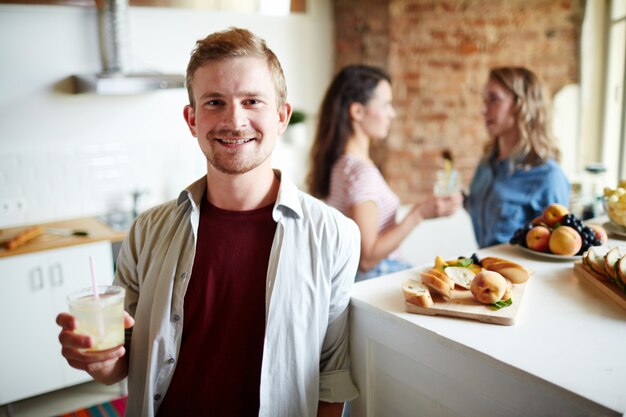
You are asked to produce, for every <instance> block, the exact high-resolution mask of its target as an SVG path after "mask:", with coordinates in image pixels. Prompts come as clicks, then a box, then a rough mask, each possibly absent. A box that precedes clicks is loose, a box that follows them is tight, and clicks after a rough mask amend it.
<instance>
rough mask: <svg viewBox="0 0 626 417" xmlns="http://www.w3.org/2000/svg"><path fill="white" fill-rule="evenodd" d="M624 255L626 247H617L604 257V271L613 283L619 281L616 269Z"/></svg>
mask: <svg viewBox="0 0 626 417" xmlns="http://www.w3.org/2000/svg"><path fill="white" fill-rule="evenodd" d="M624 255H626V247H623V246H616V247H614V248H612V249H609V251H608V252H607V253H606V255H604V269H605V270H606V273H607V274H608V276H609V278H611V281H613V282H616V281H615V280H616V279H617V270H616V269H615V264H617V261H619V260H620V259H621V258H622V257H623V256H624Z"/></svg>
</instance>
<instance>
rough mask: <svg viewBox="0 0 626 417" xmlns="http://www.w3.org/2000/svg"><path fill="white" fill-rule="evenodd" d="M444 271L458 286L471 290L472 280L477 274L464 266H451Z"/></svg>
mask: <svg viewBox="0 0 626 417" xmlns="http://www.w3.org/2000/svg"><path fill="white" fill-rule="evenodd" d="M443 272H445V273H446V275H447V276H448V277H450V278H451V279H452V281H454V283H455V284H456V285H457V286H459V287H461V288H465V289H466V290H469V288H470V285H471V284H472V280H473V279H474V277H475V276H476V273H475V272H474V271H472V270H471V269H469V268H465V267H462V266H449V267H447V268H446V269H444V270H443Z"/></svg>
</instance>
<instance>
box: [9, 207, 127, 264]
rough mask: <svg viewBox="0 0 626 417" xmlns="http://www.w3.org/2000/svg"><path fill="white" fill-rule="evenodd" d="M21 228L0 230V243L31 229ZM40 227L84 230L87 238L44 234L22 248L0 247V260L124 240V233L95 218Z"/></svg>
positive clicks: (45, 224) (70, 220) (57, 222)
mask: <svg viewBox="0 0 626 417" xmlns="http://www.w3.org/2000/svg"><path fill="white" fill-rule="evenodd" d="M32 226H35V225H31V226H22V227H13V228H5V229H2V230H0V241H2V242H4V241H6V240H8V239H10V238H11V237H13V236H15V235H16V234H17V233H19V232H20V231H22V230H24V229H26V228H28V227H32ZM41 226H43V227H44V229H45V228H51V229H52V228H54V229H69V230H84V231H87V233H88V236H60V235H56V234H48V233H44V234H43V235H41V236H39V237H37V238H35V239H33V240H31V241H29V242H28V243H26V244H25V245H23V246H19V247H17V248H15V249H13V250H7V249H6V248H5V247H4V245H0V258H3V257H7V256H14V255H21V254H26V253H33V252H40V251H44V250H49V249H56V248H62V247H67V246H74V245H82V244H85V243H92V242H99V241H103V240H108V241H110V242H111V243H118V242H121V241H122V240H124V237H125V236H126V233H125V232H118V231H115V230H113V229H111V228H110V227H109V226H108V225H106V224H105V223H103V222H101V221H100V220H98V219H97V218H95V217H85V218H79V219H69V220H63V221H56V222H50V223H43V224H41Z"/></svg>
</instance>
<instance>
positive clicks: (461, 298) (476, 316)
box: [404, 275, 532, 326]
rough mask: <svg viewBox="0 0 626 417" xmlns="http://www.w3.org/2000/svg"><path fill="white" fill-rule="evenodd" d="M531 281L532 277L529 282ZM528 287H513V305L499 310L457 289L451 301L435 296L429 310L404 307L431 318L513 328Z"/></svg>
mask: <svg viewBox="0 0 626 417" xmlns="http://www.w3.org/2000/svg"><path fill="white" fill-rule="evenodd" d="M411 279H413V280H415V281H420V278H419V275H418V276H417V277H411ZM531 280H532V277H531V279H530V280H529V282H530V281H531ZM526 285H528V282H526V283H524V284H515V285H513V304H511V305H510V306H508V307H504V308H501V309H499V310H493V309H492V308H491V306H488V305H485V304H481V303H479V302H478V301H476V300H475V299H474V297H473V296H472V293H471V292H470V290H456V289H455V290H453V291H452V299H451V300H450V301H443V300H442V299H441V298H437V296H433V301H434V303H433V305H432V306H431V307H429V308H424V307H418V306H416V305H414V304H410V303H407V302H405V303H404V306H405V309H406V311H407V312H409V313H416V314H426V315H429V316H450V317H459V318H464V319H470V320H478V321H480V322H483V323H489V324H501V325H503V326H511V325H513V324H515V319H516V317H517V314H518V312H519V309H520V306H521V304H522V301H523V298H524V291H525V290H526Z"/></svg>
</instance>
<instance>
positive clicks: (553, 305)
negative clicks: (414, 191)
mask: <svg viewBox="0 0 626 417" xmlns="http://www.w3.org/2000/svg"><path fill="white" fill-rule="evenodd" d="M608 244H609V245H613V246H615V245H619V244H622V245H626V242H624V241H615V240H610V241H609V243H608ZM477 253H478V256H479V257H481V258H482V257H485V256H498V257H502V258H506V259H510V260H513V261H515V262H518V263H521V264H522V265H524V266H526V267H527V268H529V269H530V270H532V271H534V274H533V275H532V277H531V278H530V280H529V281H528V283H527V284H526V285H527V288H526V291H525V294H524V297H523V300H522V305H521V306H520V311H519V314H518V316H517V319H516V323H515V324H514V325H512V326H500V325H494V324H485V323H480V322H478V321H472V320H465V319H457V318H449V317H443V316H425V315H419V314H411V313H406V312H405V311H404V298H403V295H402V290H401V283H402V281H403V280H405V279H406V278H407V277H408V276H411V275H413V276H414V275H415V270H416V269H421V268H422V267H424V266H431V265H432V264H433V263H434V259H433V260H432V262H430V263H429V264H426V265H421V266H419V267H417V268H414V269H413V270H409V271H403V272H399V273H396V274H392V275H388V276H385V277H381V278H377V279H372V280H369V281H363V282H359V283H357V284H355V286H354V289H353V292H352V303H353V305H354V306H358V307H359V308H366V309H371V310H375V311H377V312H379V313H383V314H385V315H387V316H388V317H389V318H390V319H392V320H394V322H396V323H398V324H399V325H402V326H404V327H405V328H406V329H407V331H418V330H419V331H423V330H427V331H429V332H432V333H434V334H437V335H439V336H441V337H442V338H444V339H445V340H447V341H452V342H455V343H456V344H458V347H460V348H469V349H475V350H477V351H480V352H482V353H484V354H486V355H488V356H491V357H493V358H494V359H495V360H497V361H499V362H502V363H505V364H508V365H511V366H513V367H515V368H518V369H520V370H522V371H524V372H527V373H529V374H532V375H534V376H536V377H539V378H541V379H544V380H546V381H548V382H550V383H552V384H555V385H557V386H559V387H561V388H563V389H566V390H568V391H570V392H572V393H574V394H577V395H580V396H582V397H584V398H586V399H588V400H591V401H593V402H596V403H598V404H601V405H603V406H605V407H607V408H609V409H611V410H615V411H619V412H621V413H622V414H626V310H625V309H623V308H622V307H620V306H619V305H618V304H617V303H615V302H614V301H613V300H611V299H609V298H608V297H607V296H606V295H605V294H603V293H602V292H600V291H599V290H598V289H597V288H595V287H594V286H593V285H592V284H590V283H589V282H586V281H584V280H583V279H581V278H579V277H578V276H577V275H575V274H574V271H573V262H572V261H566V262H562V261H550V260H543V259H541V258H538V257H536V256H534V255H531V254H527V253H524V252H522V251H521V250H519V249H518V248H517V247H515V246H511V245H508V244H504V245H499V246H495V247H492V248H485V249H482V250H479V251H478V252H477ZM459 255H464V256H467V255H468V254H465V253H462V254H459ZM416 326H417V327H416Z"/></svg>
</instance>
